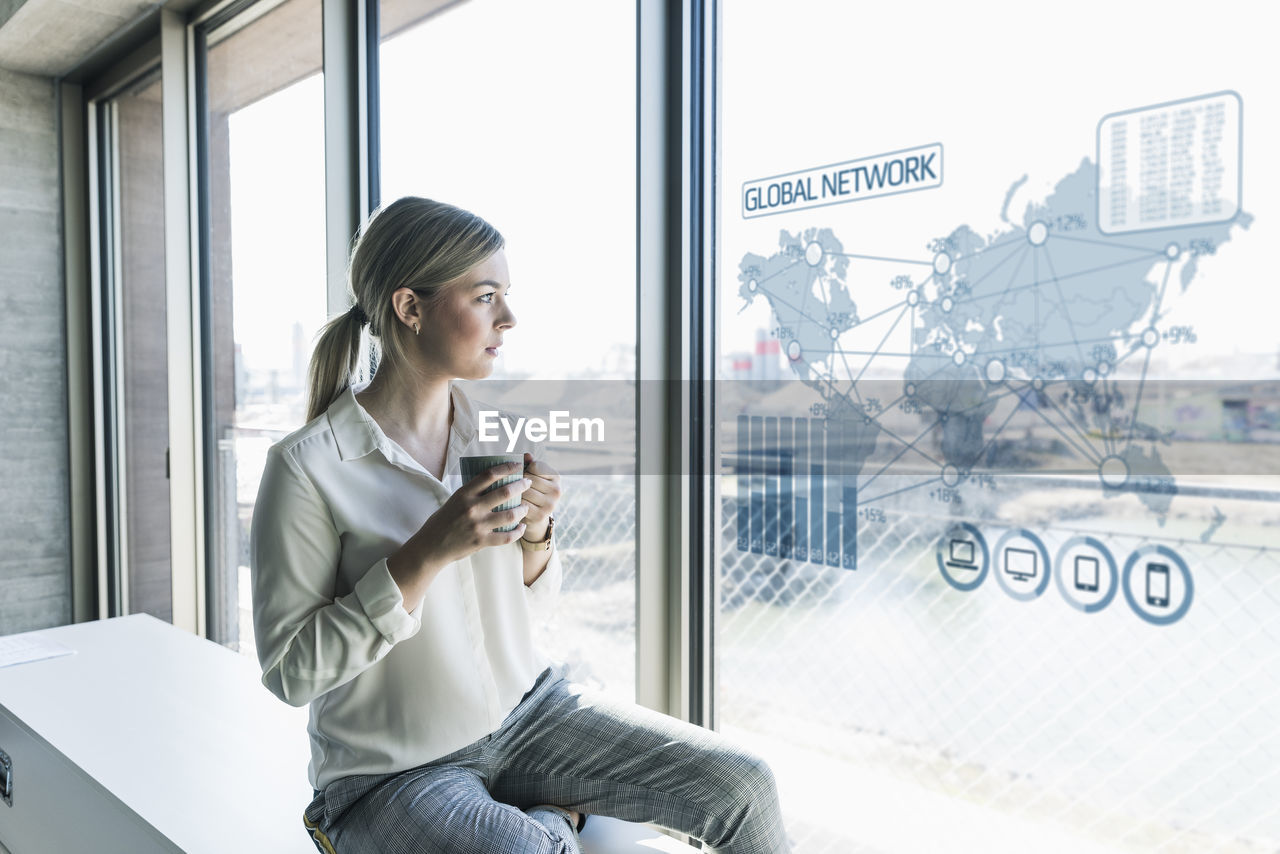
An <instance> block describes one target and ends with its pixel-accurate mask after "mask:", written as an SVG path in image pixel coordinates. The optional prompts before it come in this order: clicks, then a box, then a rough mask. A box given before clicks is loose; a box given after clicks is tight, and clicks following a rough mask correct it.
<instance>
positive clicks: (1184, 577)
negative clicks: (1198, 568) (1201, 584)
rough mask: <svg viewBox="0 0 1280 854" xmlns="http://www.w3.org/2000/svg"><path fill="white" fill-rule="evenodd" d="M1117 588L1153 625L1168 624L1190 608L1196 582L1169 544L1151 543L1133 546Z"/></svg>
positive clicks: (1138, 613) (1175, 620) (1136, 611)
mask: <svg viewBox="0 0 1280 854" xmlns="http://www.w3.org/2000/svg"><path fill="white" fill-rule="evenodd" d="M1170 569H1175V570H1177V572H1178V576H1180V578H1179V581H1180V582H1181V583H1180V584H1175V583H1174V579H1172V578H1170V577H1169V570H1170ZM1135 570H1136V571H1137V574H1138V578H1137V580H1135V579H1134V574H1135ZM1161 588H1163V590H1162V589H1161ZM1178 588H1181V589H1180V590H1179V589H1178ZM1120 589H1121V590H1123V591H1124V598H1125V600H1126V601H1127V602H1128V603H1129V607H1130V608H1132V609H1133V612H1134V613H1135V614H1137V615H1138V616H1139V617H1141V618H1142V619H1144V620H1146V621H1147V622H1148V623H1151V624H1152V625H1153V626H1167V625H1169V624H1170V623H1176V622H1178V620H1181V619H1182V618H1183V617H1184V616H1185V615H1186V613H1187V611H1189V610H1190V609H1191V600H1192V599H1194V598H1195V590H1196V585H1195V582H1194V581H1193V580H1192V578H1191V570H1190V568H1188V567H1187V562H1186V561H1185V560H1183V559H1182V556H1181V555H1179V554H1178V553H1177V552H1175V551H1174V550H1173V549H1171V548H1169V547H1168V546H1162V545H1158V544H1155V543H1151V544H1149V545H1145V546H1141V547H1139V548H1137V549H1135V550H1134V552H1133V554H1131V555H1129V559H1128V560H1126V561H1125V562H1124V569H1123V570H1122V571H1121V574H1120ZM1161 593H1163V595H1161ZM1144 594H1145V595H1144ZM1170 594H1173V595H1170ZM1139 597H1141V598H1139Z"/></svg>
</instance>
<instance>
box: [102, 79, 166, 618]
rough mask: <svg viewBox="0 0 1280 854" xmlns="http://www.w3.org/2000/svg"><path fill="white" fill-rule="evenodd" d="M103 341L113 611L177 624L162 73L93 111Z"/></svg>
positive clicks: (110, 590)
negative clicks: (100, 203)
mask: <svg viewBox="0 0 1280 854" xmlns="http://www.w3.org/2000/svg"><path fill="white" fill-rule="evenodd" d="M97 114H98V117H99V140H100V149H99V150H100V152H101V156H100V160H99V174H100V177H101V179H102V181H103V186H104V187H105V188H107V189H109V190H110V192H109V193H107V194H105V196H104V197H105V198H108V199H110V200H111V201H110V202H109V203H108V206H107V207H105V208H104V209H103V210H102V211H101V213H100V218H99V222H100V223H101V225H102V226H103V230H102V232H101V234H102V240H101V245H102V247H103V248H104V250H105V251H104V255H103V261H104V264H103V267H102V270H103V272H104V273H105V275H104V276H102V279H101V280H102V282H103V284H104V288H103V292H102V295H101V300H100V303H99V304H100V306H101V307H102V311H101V319H102V341H103V342H104V349H105V353H104V356H105V357H106V358H105V360H104V366H105V367H106V368H107V370H106V371H105V380H106V383H107V388H108V389H109V391H108V393H107V395H106V396H105V399H108V400H110V402H111V405H110V406H109V408H108V409H107V411H106V412H105V413H104V419H105V422H104V426H105V428H106V429H105V433H104V435H105V438H106V441H107V442H108V447H109V449H110V452H109V453H108V454H107V455H106V462H107V465H108V469H109V471H108V477H107V479H106V480H105V484H106V486H107V495H106V499H107V501H106V505H107V507H108V508H109V510H108V518H110V519H111V520H112V522H111V523H110V524H109V525H108V530H109V532H110V534H111V536H110V538H109V540H108V541H109V543H110V546H109V549H110V552H109V557H108V563H109V565H110V566H113V567H116V568H117V571H113V572H111V573H109V574H108V587H107V590H105V591H103V593H104V594H105V595H106V596H107V597H108V603H109V604H108V608H109V611H108V612H109V613H111V614H113V615H118V614H129V613H148V614H151V615H152V616H154V617H158V618H160V619H162V620H166V621H169V620H172V617H173V601H172V590H171V580H170V572H169V564H170V560H169V474H168V453H167V448H168V445H169V407H168V401H169V389H168V382H169V376H168V353H167V347H168V333H167V329H166V325H165V324H166V293H165V275H164V270H165V249H164V229H163V222H164V193H163V186H164V183H163V182H164V175H163V158H162V156H161V148H162V146H161V115H162V109H161V103H160V76H159V73H158V72H153V73H151V74H148V75H146V76H144V77H143V78H142V79H141V80H140V81H138V82H136V83H135V84H134V85H132V86H131V87H130V88H129V89H127V90H126V91H125V92H123V93H121V94H119V95H117V96H116V97H114V98H112V99H111V100H109V101H106V102H104V103H103V104H101V105H99V106H98V107H97Z"/></svg>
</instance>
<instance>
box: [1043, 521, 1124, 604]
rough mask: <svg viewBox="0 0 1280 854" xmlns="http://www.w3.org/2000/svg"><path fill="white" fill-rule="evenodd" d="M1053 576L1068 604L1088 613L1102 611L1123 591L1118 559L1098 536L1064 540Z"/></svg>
mask: <svg viewBox="0 0 1280 854" xmlns="http://www.w3.org/2000/svg"><path fill="white" fill-rule="evenodd" d="M1046 571H1048V570H1046ZM1052 575H1053V581H1054V583H1055V584H1056V585H1057V586H1058V592H1059V593H1061V594H1062V598H1063V599H1064V600H1066V602H1067V604H1068V605H1070V606H1071V607H1072V608H1075V609H1076V610H1078V611H1083V612H1084V613H1086V614H1095V613H1097V612H1098V611H1101V610H1102V609H1103V608H1105V607H1107V606H1108V605H1110V604H1111V600H1112V599H1114V598H1115V597H1116V594H1117V593H1119V592H1120V571H1119V567H1117V566H1116V559H1115V557H1113V556H1112V554H1111V550H1110V549H1108V548H1107V547H1106V545H1105V544H1104V543H1103V542H1102V541H1101V540H1099V539H1097V538H1096V537H1089V536H1083V535H1082V536H1078V537H1071V538H1070V539H1068V540H1067V541H1066V542H1065V543H1063V544H1062V548H1060V549H1059V550H1058V556H1057V557H1056V558H1054V561H1053V571H1052Z"/></svg>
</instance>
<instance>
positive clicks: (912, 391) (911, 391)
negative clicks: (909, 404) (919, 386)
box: [903, 383, 916, 397]
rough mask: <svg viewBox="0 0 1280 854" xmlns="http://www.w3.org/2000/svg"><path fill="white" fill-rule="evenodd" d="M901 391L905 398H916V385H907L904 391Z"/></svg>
mask: <svg viewBox="0 0 1280 854" xmlns="http://www.w3.org/2000/svg"><path fill="white" fill-rule="evenodd" d="M903 391H904V392H906V395H907V397H915V396H916V384H915V383H907V387H906V388H905V389H903Z"/></svg>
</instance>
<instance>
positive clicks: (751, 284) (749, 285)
mask: <svg viewBox="0 0 1280 854" xmlns="http://www.w3.org/2000/svg"><path fill="white" fill-rule="evenodd" d="M758 287H760V283H759V282H757V281H756V280H755V279H752V280H751V281H749V282H747V290H749V291H755V289H756V288H758Z"/></svg>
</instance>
